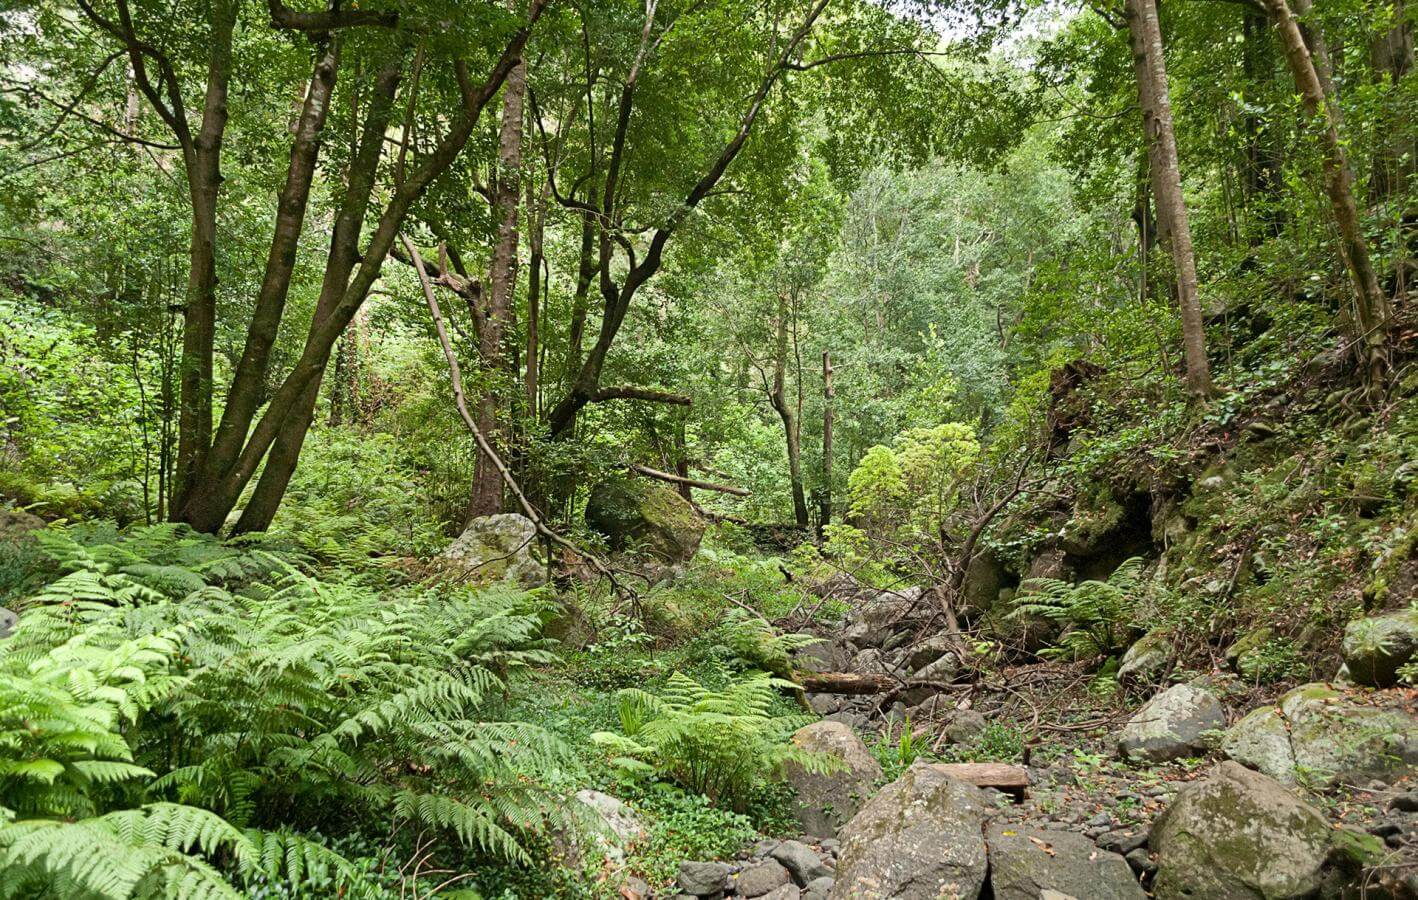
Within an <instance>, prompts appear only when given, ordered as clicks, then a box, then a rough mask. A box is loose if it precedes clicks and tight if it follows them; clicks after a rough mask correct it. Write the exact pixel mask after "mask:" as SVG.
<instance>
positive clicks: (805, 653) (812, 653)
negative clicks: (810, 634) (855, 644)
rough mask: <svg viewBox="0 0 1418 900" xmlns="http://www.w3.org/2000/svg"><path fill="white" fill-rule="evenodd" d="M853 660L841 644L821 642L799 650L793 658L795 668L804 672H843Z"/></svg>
mask: <svg viewBox="0 0 1418 900" xmlns="http://www.w3.org/2000/svg"><path fill="white" fill-rule="evenodd" d="M851 659H852V657H851V654H850V653H848V652H847V650H846V648H845V647H843V646H842V645H841V644H838V643H836V642H835V641H820V642H818V643H816V644H810V645H808V646H806V647H804V648H802V649H801V650H799V651H798V652H797V653H796V654H795V655H794V656H793V666H794V668H797V669H801V670H802V671H804V672H841V671H843V670H845V669H846V668H847V665H848V663H849V662H851Z"/></svg>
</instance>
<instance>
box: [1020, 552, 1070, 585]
mask: <svg viewBox="0 0 1418 900" xmlns="http://www.w3.org/2000/svg"><path fill="white" fill-rule="evenodd" d="M1067 556H1068V554H1066V553H1064V551H1063V550H1061V549H1060V548H1058V547H1045V548H1043V549H1042V550H1040V551H1039V553H1038V554H1037V555H1036V556H1035V557H1034V558H1033V559H1032V560H1031V561H1030V563H1029V568H1028V569H1027V570H1025V573H1024V580H1025V581H1028V580H1029V579H1031V578H1058V579H1064V580H1067V578H1068V574H1069V571H1068V564H1067V563H1066V562H1065V560H1066V559H1067Z"/></svg>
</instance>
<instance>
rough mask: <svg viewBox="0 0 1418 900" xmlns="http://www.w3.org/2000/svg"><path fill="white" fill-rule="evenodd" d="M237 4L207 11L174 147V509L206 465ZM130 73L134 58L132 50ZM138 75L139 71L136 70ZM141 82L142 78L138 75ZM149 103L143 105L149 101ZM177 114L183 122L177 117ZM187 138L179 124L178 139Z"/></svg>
mask: <svg viewBox="0 0 1418 900" xmlns="http://www.w3.org/2000/svg"><path fill="white" fill-rule="evenodd" d="M235 26H236V4H235V3H234V2H232V0H221V2H217V3H214V4H213V7H212V33H211V38H210V40H211V55H210V56H209V58H208V63H207V92H206V97H205V99H204V101H203V106H202V125H201V128H200V130H199V131H198V133H197V136H196V138H195V140H190V143H189V141H181V143H184V144H188V145H189V146H187V147H185V148H184V152H183V155H184V158H185V161H186V164H187V186H188V193H189V196H190V199H191V204H192V242H191V246H190V249H189V259H190V266H189V269H188V276H187V302H186V307H185V312H184V321H183V327H182V356H181V359H180V360H179V362H178V416H177V460H176V475H175V481H176V485H175V489H174V497H173V498H172V501H171V503H170V504H169V508H170V509H172V510H177V509H180V508H181V506H182V504H183V503H184V502H185V500H186V498H187V496H188V495H189V494H190V493H191V491H192V489H193V487H194V486H195V484H196V481H197V478H198V476H199V474H200V473H201V471H202V468H203V466H204V465H205V464H206V459H207V451H208V449H209V448H210V447H211V443H212V353H213V349H214V346H215V341H216V329H217V194H218V192H219V190H220V188H221V182H222V176H221V155H222V138H223V137H224V135H225V133H226V122H227V106H226V101H227V84H228V82H229V81H230V79H231V70H232V53H231V47H232V32H233V30H234V29H235ZM130 55H131V56H133V57H135V58H134V60H133V61H134V65H135V67H137V66H139V65H140V58H141V55H142V54H141V53H140V52H139V51H136V50H135V51H132V53H131V54H130ZM143 71H145V70H143ZM144 82H145V83H146V76H144ZM155 99H156V98H155V97H149V100H150V101H152V100H155ZM176 115H179V116H181V115H185V112H183V111H182V110H180V109H179V110H177V111H176ZM185 132H186V126H185V124H183V125H182V126H181V128H180V129H179V134H182V133H185Z"/></svg>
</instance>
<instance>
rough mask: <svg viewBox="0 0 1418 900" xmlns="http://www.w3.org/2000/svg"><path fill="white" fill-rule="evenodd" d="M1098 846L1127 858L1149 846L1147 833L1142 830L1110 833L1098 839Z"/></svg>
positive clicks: (1123, 829) (1123, 830) (1122, 829)
mask: <svg viewBox="0 0 1418 900" xmlns="http://www.w3.org/2000/svg"><path fill="white" fill-rule="evenodd" d="M1098 846H1099V847H1102V848H1103V849H1104V850H1107V851H1109V852H1112V853H1120V854H1122V855H1123V856H1127V855H1128V854H1129V853H1131V852H1132V851H1134V850H1136V849H1137V848H1139V847H1146V846H1147V831H1146V830H1145V829H1142V828H1138V829H1127V828H1120V829H1118V830H1116V831H1109V832H1107V833H1105V834H1103V835H1101V836H1100V837H1099V838H1098Z"/></svg>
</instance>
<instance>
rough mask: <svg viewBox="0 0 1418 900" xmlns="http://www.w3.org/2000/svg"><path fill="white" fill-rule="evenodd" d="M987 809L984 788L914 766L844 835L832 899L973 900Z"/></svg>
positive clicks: (982, 863)
mask: <svg viewBox="0 0 1418 900" xmlns="http://www.w3.org/2000/svg"><path fill="white" fill-rule="evenodd" d="M988 809H989V804H988V801H987V800H986V799H985V795H984V794H983V793H982V792H981V791H980V789H979V788H976V787H974V786H972V785H968V784H966V783H964V782H963V781H959V780H957V779H955V778H951V777H950V776H949V775H946V774H944V773H943V772H941V771H940V770H939V769H938V768H937V767H935V766H933V765H931V764H929V763H923V762H917V763H915V764H914V765H912V766H911V767H910V768H909V769H907V770H906V772H905V774H903V775H902V776H901V777H900V778H898V779H897V780H896V781H894V782H892V783H891V784H889V785H887V786H886V787H884V788H882V789H881V790H880V791H878V792H877V795H876V796H875V797H873V798H872V799H871V800H870V801H869V802H868V803H867V804H866V806H864V807H862V811H861V812H859V813H857V815H856V816H855V817H854V818H853V819H852V821H851V822H849V823H848V824H847V826H846V827H845V828H844V829H843V831H842V850H841V855H840V856H839V857H838V863H837V874H836V883H835V884H834V885H833V888H832V898H833V900H849V898H851V900H859V898H860V900H887V898H892V900H937V898H940V897H952V898H960V900H975V898H977V897H979V896H980V890H981V888H982V887H983V886H984V883H985V871H986V866H987V860H986V855H985V842H984V838H983V835H982V833H981V826H982V823H983V821H984V817H985V815H986V813H987V810H988Z"/></svg>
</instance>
